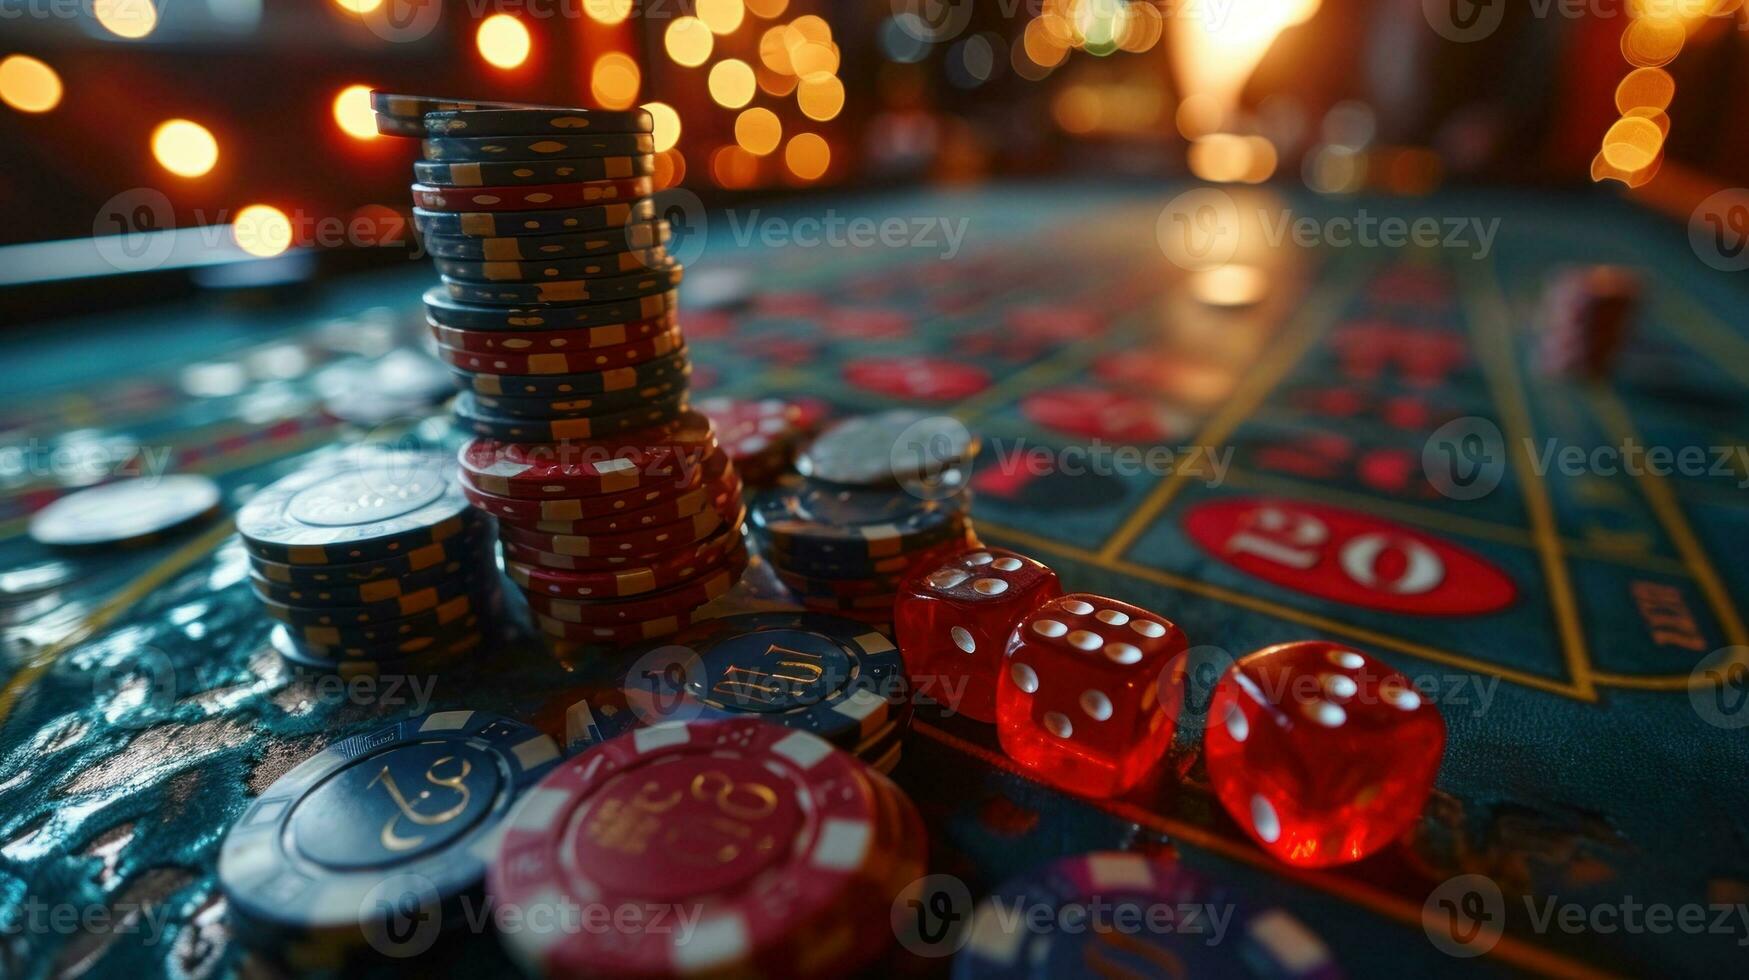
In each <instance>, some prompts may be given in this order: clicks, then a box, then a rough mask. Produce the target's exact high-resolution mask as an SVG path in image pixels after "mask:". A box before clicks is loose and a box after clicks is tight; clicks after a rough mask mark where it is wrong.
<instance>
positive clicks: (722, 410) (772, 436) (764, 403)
mask: <svg viewBox="0 0 1749 980" xmlns="http://www.w3.org/2000/svg"><path fill="white" fill-rule="evenodd" d="M694 407H695V408H697V409H698V410H699V411H701V412H703V413H705V414H706V415H708V416H710V418H711V421H712V422H714V423H716V426H717V439H718V441H719V442H721V443H722V446H723V448H724V449H725V450H727V451H728V453H729V458H731V459H733V460H734V461H735V468H736V469H737V470H739V471H740V472H741V475H742V477H743V478H744V479H746V480H747V482H748V483H750V484H752V485H755V486H759V485H763V484H765V483H768V482H770V481H771V480H772V479H773V478H775V477H776V476H777V475H778V474H779V473H781V472H783V471H784V470H785V469H787V468H788V467H789V463H790V459H791V457H792V455H793V454H794V452H795V448H796V443H797V442H799V441H800V440H801V438H802V436H803V435H804V434H805V433H806V429H805V428H804V426H803V420H804V415H803V412H802V409H801V408H800V407H799V406H797V405H795V404H792V403H790V402H787V401H784V400H783V399H781V398H761V399H757V400H754V399H747V398H725V397H718V398H707V399H704V400H703V401H700V402H698V403H697V404H696V405H695V406H694Z"/></svg>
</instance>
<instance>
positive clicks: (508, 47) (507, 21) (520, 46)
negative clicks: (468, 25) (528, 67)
mask: <svg viewBox="0 0 1749 980" xmlns="http://www.w3.org/2000/svg"><path fill="white" fill-rule="evenodd" d="M474 43H475V44H477V45H478V46H479V48H480V57H482V58H485V59H486V63H487V64H489V65H491V66H492V67H494V68H507V69H508V68H516V67H519V66H520V65H521V64H522V63H523V62H525V61H527V60H528V53H529V51H531V50H533V48H534V38H533V37H531V36H529V33H528V27H527V25H525V24H523V22H522V21H520V20H517V19H516V18H515V17H512V16H511V15H509V14H493V15H492V16H490V17H488V18H486V19H485V20H483V21H480V29H479V31H478V32H477V33H476V34H475V35H474Z"/></svg>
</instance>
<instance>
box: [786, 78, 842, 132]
mask: <svg viewBox="0 0 1749 980" xmlns="http://www.w3.org/2000/svg"><path fill="white" fill-rule="evenodd" d="M796 105H797V106H799V107H800V108H801V110H802V115H804V116H807V117H808V118H809V119H817V120H820V121H821V122H825V121H826V120H828V119H834V118H837V116H838V113H839V112H840V111H842V110H843V109H844V83H843V82H841V81H839V80H838V78H837V77H836V76H833V75H814V76H813V77H811V78H804V79H802V83H801V84H800V85H799V86H797V87H796Z"/></svg>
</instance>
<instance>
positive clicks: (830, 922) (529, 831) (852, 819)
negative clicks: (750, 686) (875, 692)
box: [488, 718, 891, 977]
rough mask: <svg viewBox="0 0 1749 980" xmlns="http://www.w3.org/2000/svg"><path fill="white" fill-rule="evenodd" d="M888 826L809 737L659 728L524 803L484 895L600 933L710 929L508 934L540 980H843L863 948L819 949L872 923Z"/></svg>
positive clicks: (709, 726) (835, 755) (885, 865)
mask: <svg viewBox="0 0 1749 980" xmlns="http://www.w3.org/2000/svg"><path fill="white" fill-rule="evenodd" d="M707 789H708V791H705V790H707ZM657 799H660V800H665V801H669V802H670V804H671V805H667V806H663V807H660V808H652V807H651V806H649V805H648V801H651V800H657ZM755 804H756V805H755ZM729 805H733V806H734V810H733V813H734V818H733V819H727V818H726V817H725V809H724V808H725V806H729ZM881 816H882V803H881V799H880V797H879V794H878V791H877V790H876V789H875V788H874V785H873V783H872V782H871V780H870V779H869V777H868V776H867V775H865V770H864V768H863V766H862V764H861V763H859V762H858V761H857V760H856V759H854V758H852V757H851V756H850V755H848V754H846V753H844V752H841V751H838V750H836V749H833V748H832V747H831V746H830V745H829V744H828V743H826V742H825V741H823V740H821V739H819V738H817V737H815V736H813V735H810V734H807V733H805V732H798V731H794V730H791V729H787V728H784V727H781V726H778V725H771V724H767V723H766V722H763V721H760V720H758V719H755V718H746V719H741V718H736V719H730V720H719V721H694V722H677V723H672V724H663V725H657V726H654V727H651V728H645V729H639V730H637V731H634V732H632V733H630V734H629V735H628V736H627V737H624V738H617V739H613V740H611V741H608V742H606V743H603V744H601V745H598V746H596V747H594V748H592V749H589V750H587V751H585V752H583V753H582V754H580V755H578V756H576V757H575V758H573V759H571V760H569V761H567V762H565V763H563V764H561V765H560V766H559V768H557V769H555V770H554V771H553V772H552V773H550V774H549V775H548V776H547V777H546V778H545V779H543V780H542V781H541V782H540V784H539V785H538V786H537V787H536V788H535V789H534V790H532V791H530V792H529V793H528V794H527V795H526V796H525V797H523V804H522V805H519V806H518V807H517V808H516V809H515V810H513V811H512V812H511V814H510V816H509V817H508V818H507V820H506V823H507V829H506V830H505V832H504V836H503V840H502V845H501V847H500V850H499V852H498V855H497V859H496V860H495V861H494V862H493V864H492V867H491V871H490V876H489V884H488V887H489V889H490V893H491V896H492V899H493V901H494V902H495V903H497V904H499V905H502V906H505V907H515V908H521V909H523V910H524V911H525V912H526V913H529V914H535V913H534V912H533V911H531V910H538V909H540V908H541V907H543V906H545V905H550V904H552V903H554V902H555V901H564V902H566V903H576V902H579V901H582V902H586V903H588V904H590V905H591V906H596V907H600V908H602V909H604V910H605V911H606V912H607V913H608V915H607V918H608V921H620V919H618V918H617V917H618V916H621V915H639V914H643V913H644V912H645V911H646V910H649V909H653V908H688V909H692V910H695V911H696V913H697V914H698V915H699V916H700V921H701V922H706V923H709V924H710V926H709V928H708V929H699V930H695V931H693V932H690V933H688V932H685V931H683V930H677V929H654V928H627V929H610V930H609V929H603V930H593V929H577V930H560V929H554V930H534V929H519V930H512V931H510V932H508V933H507V934H506V936H505V937H504V938H505V942H506V944H507V945H508V946H509V947H510V949H511V951H512V953H513V954H514V955H515V956H516V957H517V958H518V959H519V960H521V961H522V962H523V963H524V964H526V965H527V966H528V967H530V968H532V969H533V970H534V971H535V972H537V973H540V974H543V975H546V976H579V975H612V976H644V977H653V976H669V975H676V974H691V973H708V974H711V975H728V974H750V975H751V974H758V975H771V976H794V975H802V974H806V973H810V972H816V971H822V970H823V971H824V972H825V973H826V974H836V973H839V972H843V971H844V970H845V969H846V968H849V967H853V966H855V965H860V964H858V963H856V962H855V961H857V960H860V959H862V958H864V957H866V955H867V952H866V947H862V946H861V945H860V944H856V943H849V944H848V946H849V947H850V948H846V949H843V950H842V951H841V952H839V953H838V954H837V955H836V956H831V957H824V958H823V957H822V956H821V949H820V948H819V938H820V937H822V936H826V935H833V934H841V933H842V932H843V930H844V923H845V921H846V919H847V918H848V917H850V915H851V913H853V912H862V911H868V909H867V906H868V905H870V904H872V902H871V901H870V896H871V892H876V891H878V890H877V889H873V888H870V887H869V885H870V873H871V869H876V868H879V869H881V871H882V872H883V874H882V877H885V875H886V874H887V873H890V871H891V865H890V858H883V857H881V856H879V855H878V854H876V853H875V852H876V849H877V846H878V845H879V844H880V843H881V842H882V840H884V839H885V836H884V833H883V828H882V826H881V822H882V821H881ZM634 827H635V828H636V831H637V833H636V834H635V835H632V836H631V837H628V833H630V831H631V830H632V829H633V828H634ZM633 839H635V840H636V841H638V842H642V843H641V846H635V847H632V846H627V842H628V840H633ZM749 842H758V846H749ZM701 854H708V855H711V859H710V860H709V861H701V860H700V859H699V857H698V856H699V855H701ZM550 911H552V912H554V913H555V914H558V913H559V912H560V911H561V910H558V909H552V910H550ZM555 921H557V920H555ZM851 924H852V925H853V926H857V927H858V928H862V927H866V926H867V925H868V924H869V923H867V922H866V921H864V922H862V923H860V924H858V923H854V922H852V923H851ZM882 931H885V929H884V926H883V929H882ZM847 938H848V937H847ZM852 949H854V950H855V951H854V952H852V951H851V950H852ZM822 960H824V961H822Z"/></svg>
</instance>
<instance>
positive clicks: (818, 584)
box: [749, 410, 978, 623]
mask: <svg viewBox="0 0 1749 980" xmlns="http://www.w3.org/2000/svg"><path fill="white" fill-rule="evenodd" d="M977 449H978V440H977V439H976V437H974V436H973V435H972V434H971V433H969V432H967V431H966V428H965V426H963V425H961V424H960V423H959V422H958V421H957V420H955V419H953V418H951V417H947V416H929V415H925V414H924V413H921V412H914V411H905V410H899V411H890V412H883V413H880V414H876V415H866V416H858V417H855V418H850V419H845V420H843V421H841V422H838V423H836V424H834V425H832V426H830V427H829V428H827V429H826V430H825V431H823V432H822V433H821V434H820V436H819V437H818V438H816V439H815V440H814V441H813V442H811V443H810V444H808V445H807V446H806V447H805V448H804V449H802V450H801V452H800V453H799V454H798V456H797V457H796V470H797V471H798V473H799V474H800V475H799V476H791V477H788V478H785V479H783V480H781V481H779V482H778V484H777V485H776V486H775V487H773V488H772V489H771V490H768V491H766V492H765V493H762V494H760V495H759V496H758V497H757V498H756V499H755V500H754V501H753V503H752V504H751V506H750V508H749V512H750V517H751V520H750V524H751V526H752V527H753V529H754V533H755V534H756V535H757V536H758V538H759V541H760V545H761V548H760V553H761V554H762V555H764V556H765V558H766V559H767V560H768V561H769V562H770V563H771V566H772V569H773V571H774V572H775V573H776V575H777V577H778V579H779V580H780V581H782V583H783V584H784V586H785V587H786V588H788V589H789V591H790V592H791V593H792V594H793V595H794V596H795V598H796V601H797V602H799V603H800V604H801V605H802V606H804V607H805V608H807V609H809V610H813V611H816V612H824V613H830V614H832V615H836V616H844V617H848V618H851V619H856V620H860V621H862V622H866V623H888V622H891V621H892V616H893V602H894V600H895V598H896V596H897V592H898V588H899V585H900V583H901V582H902V581H903V580H904V578H905V574H906V572H907V570H908V569H910V568H911V567H913V566H914V565H916V564H919V563H921V562H925V561H931V560H934V559H936V558H937V557H939V556H941V555H945V554H950V553H952V552H955V551H958V550H960V549H962V548H965V547H968V546H974V545H976V544H977V543H978V540H977V533H976V531H975V529H974V528H973V526H972V518H971V491H970V490H969V489H968V488H967V487H966V485H965V483H966V477H965V474H966V467H967V465H968V464H969V462H970V460H971V458H972V456H974V455H975V454H976V452H977Z"/></svg>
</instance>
